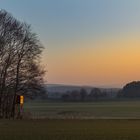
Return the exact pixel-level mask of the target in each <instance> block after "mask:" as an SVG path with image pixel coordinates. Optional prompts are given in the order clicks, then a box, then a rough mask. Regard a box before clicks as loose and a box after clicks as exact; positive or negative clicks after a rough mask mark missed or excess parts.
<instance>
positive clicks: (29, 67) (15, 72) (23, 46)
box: [0, 10, 44, 118]
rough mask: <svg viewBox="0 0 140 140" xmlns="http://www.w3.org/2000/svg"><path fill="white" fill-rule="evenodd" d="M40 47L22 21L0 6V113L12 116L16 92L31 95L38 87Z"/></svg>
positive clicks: (39, 83) (6, 116) (41, 73)
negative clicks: (0, 8)
mask: <svg viewBox="0 0 140 140" xmlns="http://www.w3.org/2000/svg"><path fill="white" fill-rule="evenodd" d="M42 50H43V47H42V45H41V44H40V41H39V40H38V39H37V36H36V34H34V33H32V31H31V28H30V26H29V25H27V24H26V23H22V22H20V21H18V20H17V19H15V18H14V17H13V16H12V15H11V14H9V13H7V12H6V11H5V10H0V117H1V118H11V117H15V103H16V95H21V94H22V95H26V96H32V95H33V94H39V92H40V90H41V88H42V82H43V79H42V75H43V74H44V70H42V69H41V67H40V55H41V52H42Z"/></svg>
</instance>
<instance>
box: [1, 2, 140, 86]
mask: <svg viewBox="0 0 140 140" xmlns="http://www.w3.org/2000/svg"><path fill="white" fill-rule="evenodd" d="M0 8H1V9H5V10H7V11H8V12H10V13H12V14H13V16H14V17H16V18H17V19H19V20H21V21H26V22H27V23H29V24H31V25H32V29H33V31H34V32H36V33H37V34H38V36H39V39H40V40H41V42H42V44H43V45H44V47H45V51H44V53H43V56H42V59H43V65H45V67H46V69H47V70H48V72H47V74H46V79H47V81H48V83H58V84H71V85H92V86H102V87H122V86H123V85H124V84H125V83H127V82H130V81H134V80H140V1H139V0H0Z"/></svg>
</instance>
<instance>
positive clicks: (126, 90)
mask: <svg viewBox="0 0 140 140" xmlns="http://www.w3.org/2000/svg"><path fill="white" fill-rule="evenodd" d="M121 94H122V96H123V97H129V98H138V97H139V98H140V81H133V82H130V83H128V84H126V85H125V86H124V87H123V89H122V91H121Z"/></svg>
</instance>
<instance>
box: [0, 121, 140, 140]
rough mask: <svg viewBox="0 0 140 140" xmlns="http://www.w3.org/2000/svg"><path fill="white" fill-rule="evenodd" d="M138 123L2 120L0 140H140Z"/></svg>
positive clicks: (139, 122)
mask: <svg viewBox="0 0 140 140" xmlns="http://www.w3.org/2000/svg"><path fill="white" fill-rule="evenodd" d="M139 132H140V120H76V119H75V120H60V119H59V120H47V119H45V120H14V121H13V120H9V121H7V120H1V121H0V139H1V140H19V139H20V140H139V139H140V133H139Z"/></svg>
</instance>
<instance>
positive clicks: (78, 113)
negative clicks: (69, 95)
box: [24, 101, 140, 119]
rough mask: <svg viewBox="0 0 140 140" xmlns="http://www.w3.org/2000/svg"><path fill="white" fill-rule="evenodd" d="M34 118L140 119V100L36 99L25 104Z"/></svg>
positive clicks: (25, 107)
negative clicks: (63, 100) (56, 100)
mask: <svg viewBox="0 0 140 140" xmlns="http://www.w3.org/2000/svg"><path fill="white" fill-rule="evenodd" d="M24 110H25V111H26V112H30V113H31V114H32V116H33V117H34V118H51V119H52V118H55V119H58V118H60V119H62V118H65V119H72V118H80V119H140V101H109V102H85V103H80V102H79V103H64V102H46V101H38V102H37V101H34V102H27V103H26V104H25V106H24Z"/></svg>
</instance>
